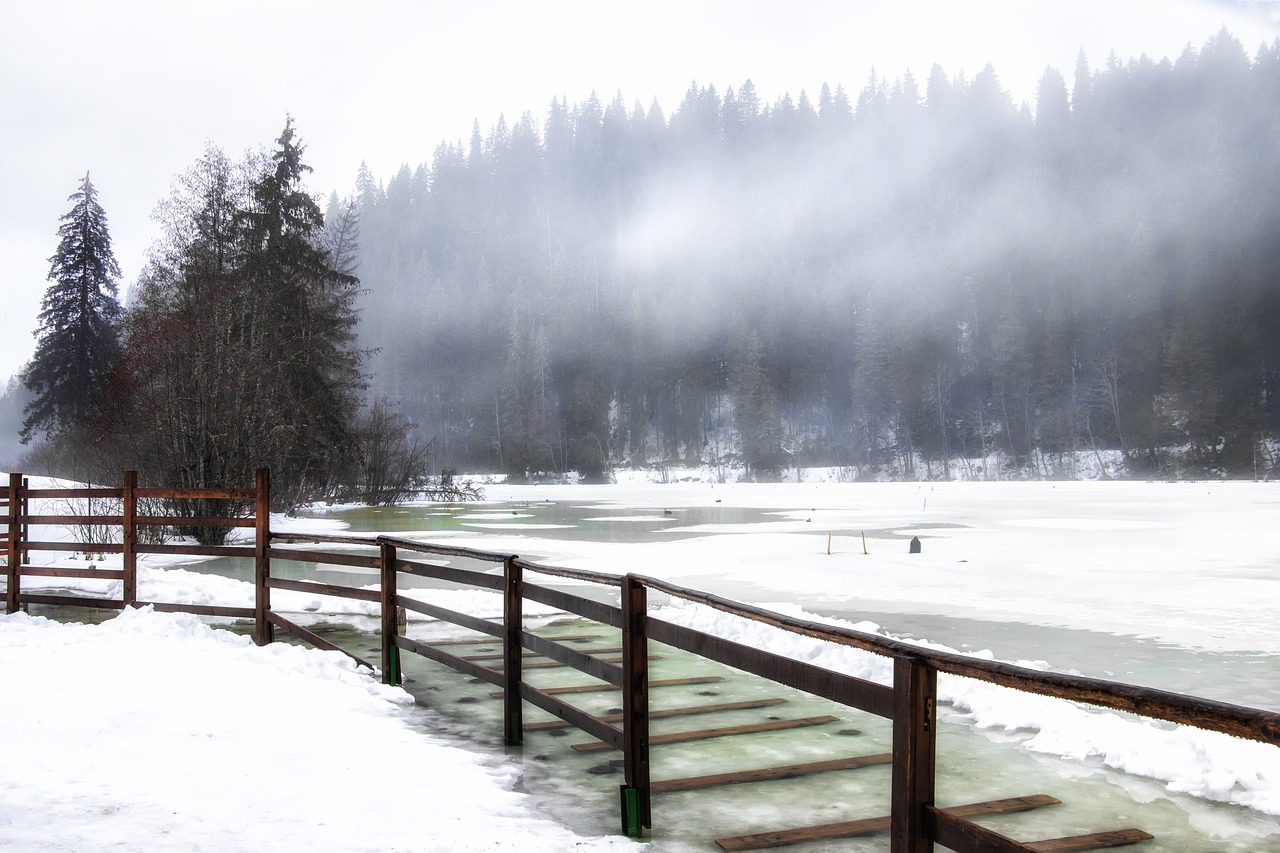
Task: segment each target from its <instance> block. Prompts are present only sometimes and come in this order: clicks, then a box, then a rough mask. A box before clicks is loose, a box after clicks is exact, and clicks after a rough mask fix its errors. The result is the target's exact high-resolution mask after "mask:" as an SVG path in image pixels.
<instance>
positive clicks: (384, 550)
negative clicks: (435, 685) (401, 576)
mask: <svg viewBox="0 0 1280 853" xmlns="http://www.w3.org/2000/svg"><path fill="white" fill-rule="evenodd" d="M380 550H381V557H382V559H381V564H382V683H383V684H399V683H400V680H401V673H400V647H399V646H397V645H396V637H397V636H398V635H399V633H400V631H399V621H400V620H399V618H398V614H397V612H396V595H397V590H396V546H395V545H392V544H391V543H390V542H382V543H380Z"/></svg>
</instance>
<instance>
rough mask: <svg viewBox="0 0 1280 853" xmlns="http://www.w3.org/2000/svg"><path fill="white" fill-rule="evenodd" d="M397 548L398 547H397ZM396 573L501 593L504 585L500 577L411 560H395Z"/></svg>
mask: <svg viewBox="0 0 1280 853" xmlns="http://www.w3.org/2000/svg"><path fill="white" fill-rule="evenodd" d="M397 547H399V546H397ZM396 571H398V572H404V573H405V574H408V575H414V576H415V577H420V578H431V579H433V580H441V581H449V582H450V583H458V584H465V585H466V586H475V587H479V588H480V589H491V590H494V591H501V590H502V589H503V586H504V584H505V581H504V580H503V579H502V576H501V575H489V574H485V573H484V572H477V571H472V570H470V569H458V568H454V567H453V566H432V565H428V564H426V563H415V562H413V561H412V560H396Z"/></svg>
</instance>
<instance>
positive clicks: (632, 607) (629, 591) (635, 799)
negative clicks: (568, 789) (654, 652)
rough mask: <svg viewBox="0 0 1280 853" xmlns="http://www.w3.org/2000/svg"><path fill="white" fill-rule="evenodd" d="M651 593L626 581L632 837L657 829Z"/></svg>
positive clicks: (625, 743) (626, 764)
mask: <svg viewBox="0 0 1280 853" xmlns="http://www.w3.org/2000/svg"><path fill="white" fill-rule="evenodd" d="M647 608H648V590H647V589H646V588H645V586H644V585H643V584H641V583H640V582H639V581H638V580H636V578H634V577H633V576H632V575H624V576H623V578H622V758H623V770H624V774H625V777H624V778H625V784H623V785H622V786H621V792H620V793H621V797H622V831H623V833H625V834H626V835H628V836H630V837H632V838H639V837H640V836H641V835H642V834H643V830H642V827H644V828H650V829H651V828H652V827H653V815H652V812H651V810H650V804H649V799H650V797H649V794H650V791H649V642H648V638H647V636H646V635H645V627H646V626H645V619H646V618H647V617H646V615H645V611H646V610H647Z"/></svg>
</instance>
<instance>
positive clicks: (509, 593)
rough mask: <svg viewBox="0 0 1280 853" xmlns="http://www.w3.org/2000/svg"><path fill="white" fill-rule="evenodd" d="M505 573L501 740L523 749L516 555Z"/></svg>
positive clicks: (505, 562)
mask: <svg viewBox="0 0 1280 853" xmlns="http://www.w3.org/2000/svg"><path fill="white" fill-rule="evenodd" d="M502 574H503V580H504V583H503V593H502V594H503V604H502V623H503V626H504V628H505V629H506V630H505V631H504V634H503V639H502V658H503V660H502V663H503V677H504V683H503V688H502V705H503V709H502V710H503V714H502V719H503V721H504V722H503V738H502V739H503V742H504V743H505V744H506V745H507V746H520V745H521V744H523V743H524V701H523V700H522V699H521V698H520V684H521V682H522V681H523V680H524V664H523V661H524V649H523V648H522V647H521V643H520V632H521V631H523V630H524V607H523V595H524V590H523V589H522V587H523V577H524V575H523V572H522V570H521V568H520V564H519V563H517V562H516V555H515V554H510V555H508V556H507V558H506V559H505V560H503V561H502Z"/></svg>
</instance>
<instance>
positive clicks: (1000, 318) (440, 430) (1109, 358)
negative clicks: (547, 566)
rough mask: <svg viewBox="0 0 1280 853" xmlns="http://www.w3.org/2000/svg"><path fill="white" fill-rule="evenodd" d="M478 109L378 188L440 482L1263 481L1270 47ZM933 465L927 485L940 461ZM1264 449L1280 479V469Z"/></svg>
mask: <svg viewBox="0 0 1280 853" xmlns="http://www.w3.org/2000/svg"><path fill="white" fill-rule="evenodd" d="M1068 74H1069V75H1070V79H1068V77H1067V75H1064V74H1063V73H1061V72H1060V71H1059V70H1057V69H1053V68H1048V69H1046V71H1045V73H1044V76H1043V78H1042V79H1041V80H1040V83H1039V87H1038V92H1037V96H1036V100H1035V104H1034V105H1028V104H1014V103H1013V102H1012V100H1011V98H1010V96H1009V94H1008V93H1007V92H1006V91H1004V90H1003V89H1002V87H1001V84H1000V82H999V78H998V74H997V71H996V70H994V69H993V68H991V67H990V66H988V67H987V68H985V69H984V70H983V71H982V72H981V73H979V74H977V75H975V76H974V77H973V78H972V79H971V80H970V79H965V78H964V77H963V76H955V77H952V76H949V75H948V74H947V72H946V71H945V70H944V69H942V68H940V67H938V66H936V65H935V66H934V67H933V69H932V71H931V72H930V73H929V75H928V77H927V78H926V79H923V80H921V79H918V78H916V77H914V76H912V75H911V74H909V73H907V74H903V75H902V76H901V77H895V78H890V77H888V76H880V75H877V74H875V73H873V74H872V75H871V77H870V79H869V80H867V81H865V83H864V84H863V85H862V86H861V87H860V88H859V89H858V90H857V91H856V92H851V91H849V90H846V89H845V88H844V87H843V86H842V85H839V84H836V83H832V84H831V85H823V87H822V89H821V92H820V93H819V94H818V95H817V97H816V99H815V98H813V97H811V96H809V95H807V94H805V93H803V92H802V93H800V94H799V95H798V96H797V97H794V98H793V97H792V96H791V95H789V94H788V95H786V96H784V97H782V98H780V99H778V100H777V101H775V102H773V103H763V102H762V101H761V99H760V97H759V96H758V95H757V93H756V90H755V87H754V86H753V84H752V82H751V81H750V80H748V81H745V82H743V83H742V84H741V85H738V86H731V87H728V88H726V89H725V90H724V92H723V93H721V92H719V91H718V90H717V89H716V88H715V87H714V86H711V85H701V84H699V83H696V82H695V83H693V84H692V85H691V86H690V87H689V90H688V92H687V93H686V95H685V96H684V98H683V100H682V101H681V102H680V103H679V104H677V105H675V106H674V108H672V109H671V110H670V113H669V114H668V113H667V112H666V109H667V108H666V107H665V106H664V105H660V104H658V103H657V102H653V103H651V104H650V105H649V106H647V107H644V106H642V105H641V104H640V103H638V102H635V103H628V102H627V101H626V100H625V99H624V97H623V95H621V94H619V95H617V96H616V97H614V98H612V99H611V100H607V101H605V100H602V99H601V98H600V97H598V96H597V95H596V94H594V93H593V94H591V95H590V97H588V98H587V99H586V100H585V101H582V102H579V103H573V104H570V103H569V102H568V101H567V100H566V99H564V98H556V99H552V101H551V103H550V107H549V109H548V110H547V113H546V115H545V116H543V117H541V118H539V117H537V116H535V115H533V114H531V113H525V114H524V115H523V116H521V117H520V118H519V119H518V120H516V121H514V122H508V121H507V120H506V119H505V118H499V119H498V120H497V121H496V122H495V123H494V124H493V125H492V126H490V127H489V128H488V129H487V130H485V129H483V128H482V127H481V126H480V124H479V123H478V122H477V124H476V126H475V129H474V130H473V132H472V135H471V138H470V140H468V141H466V142H461V141H460V142H458V143H448V142H446V143H442V144H440V145H439V147H437V148H436V150H435V152H434V153H433V155H432V157H431V160H430V161H429V162H423V163H421V164H420V165H417V166H416V167H410V166H408V165H406V166H404V167H403V168H402V169H401V170H400V171H399V172H398V173H397V174H395V175H393V176H391V177H390V178H389V179H388V180H386V181H385V183H384V182H383V181H382V180H379V179H378V178H377V177H376V176H374V175H372V174H370V173H369V172H368V171H367V170H363V169H362V171H361V174H360V176H359V179H358V182H357V187H356V191H355V194H354V196H353V197H352V198H351V199H350V200H348V201H346V202H345V203H340V202H338V200H337V199H336V198H335V199H332V200H331V202H330V205H331V210H330V216H331V217H332V216H333V215H334V214H335V213H336V212H338V211H337V210H336V208H341V207H343V206H344V205H345V206H347V207H350V206H352V205H354V206H355V208H356V209H357V211H358V214H359V227H360V237H359V244H360V249H359V254H358V263H359V275H360V278H361V282H362V286H363V288H364V293H363V295H362V297H361V301H360V307H361V309H362V314H361V321H360V340H361V343H362V345H364V346H367V347H370V348H376V350H377V352H376V353H375V354H374V355H373V357H372V359H371V361H370V368H371V375H372V387H371V389H370V393H371V394H372V395H373V396H375V397H378V398H385V399H387V400H388V401H391V402H392V403H394V404H398V405H399V406H400V407H401V408H402V410H403V412H404V413H405V414H406V416H407V417H408V418H409V419H410V420H412V421H413V422H415V423H416V424H418V428H419V430H420V433H421V435H422V436H423V437H424V438H425V439H430V440H433V441H434V449H435V452H436V454H437V457H438V459H439V460H440V462H441V464H447V465H452V466H457V467H460V468H464V469H467V470H480V469H501V470H505V471H506V472H508V473H510V474H512V475H514V476H517V477H522V476H535V475H537V474H539V473H556V472H565V471H577V472H580V473H581V474H582V475H584V476H587V477H599V476H604V475H605V474H606V473H607V471H608V470H609V469H610V468H611V467H612V466H618V465H651V464H680V463H701V464H708V463H710V464H724V463H725V462H727V461H732V462H735V463H736V464H738V465H742V466H745V467H746V468H747V469H748V471H749V472H750V473H752V474H754V475H756V476H761V477H765V476H773V475H776V474H777V473H778V472H779V471H781V470H784V469H787V468H789V467H794V466H800V465H835V466H856V467H858V468H863V467H864V466H872V467H874V466H882V470H888V471H892V472H895V473H897V474H899V475H902V476H922V475H926V474H927V475H930V476H942V475H946V474H954V473H957V472H953V471H952V470H951V469H952V468H953V467H955V466H957V465H959V464H964V463H961V462H958V461H957V460H959V459H960V458H961V457H969V458H978V457H986V458H987V459H988V460H991V459H993V458H995V457H996V456H997V455H998V456H999V458H1000V459H1001V462H1000V466H999V467H1000V468H1001V469H1002V470H999V471H997V470H995V469H994V467H993V468H992V469H991V470H987V471H984V472H974V471H969V473H970V474H975V473H977V474H980V475H986V476H1001V475H1003V476H1016V475H1018V472H1022V473H1023V474H1032V475H1034V474H1037V473H1040V472H1041V471H1044V470H1048V466H1049V464H1050V462H1051V461H1052V460H1053V459H1054V458H1055V457H1065V456H1066V455H1068V454H1075V455H1076V456H1077V457H1078V455H1079V454H1080V452H1082V451H1083V452H1085V453H1090V452H1092V451H1102V450H1122V451H1124V453H1125V455H1126V457H1127V460H1128V465H1129V466H1130V469H1131V471H1132V472H1136V473H1142V474H1158V473H1163V474H1177V473H1185V472H1188V471H1190V472H1205V473H1214V472H1217V473H1224V472H1226V473H1251V472H1256V471H1257V470H1258V465H1259V454H1260V453H1261V454H1263V455H1264V456H1265V455H1266V454H1267V453H1268V448H1269V447H1271V446H1272V445H1270V444H1269V443H1268V441H1267V440H1268V439H1271V438H1274V437H1276V435H1277V428H1278V427H1280V407H1278V406H1277V399H1278V398H1277V391H1278V390H1280V389H1278V388H1277V381H1278V379H1280V375H1278V373H1277V370H1278V368H1280V334H1277V330H1278V329H1280V240H1277V236H1280V174H1278V171H1277V164H1278V161H1280V44H1273V45H1270V46H1264V47H1263V48H1262V49H1260V50H1259V51H1258V52H1257V54H1256V56H1255V57H1252V58H1251V57H1250V55H1249V54H1248V52H1247V51H1246V49H1245V48H1244V47H1243V45H1242V44H1241V43H1240V42H1239V41H1237V40H1236V39H1235V38H1234V37H1233V36H1232V35H1231V34H1230V33H1228V32H1226V31H1225V30H1224V31H1222V32H1221V33H1219V34H1218V35H1217V36H1215V37H1213V38H1212V39H1210V40H1209V41H1208V42H1207V43H1206V44H1204V45H1203V46H1202V47H1200V48H1199V49H1193V48H1192V47H1190V46H1189V47H1188V49H1187V50H1186V51H1185V52H1184V53H1183V54H1182V55H1181V56H1179V57H1176V58H1174V59H1158V60H1157V59H1152V58H1149V57H1146V56H1143V57H1139V58H1134V59H1129V60H1127V61H1123V62H1122V61H1120V60H1119V59H1117V58H1116V57H1114V56H1113V57H1111V58H1110V59H1108V60H1107V61H1106V62H1105V64H1104V65H1102V66H1101V67H1097V68H1095V67H1092V66H1091V65H1090V64H1089V62H1088V60H1087V58H1086V57H1085V56H1084V55H1083V54H1082V55H1081V56H1080V59H1079V61H1078V64H1077V66H1076V67H1075V68H1074V69H1069V70H1068ZM922 462H923V463H924V464H925V465H926V466H927V468H928V471H927V472H926V471H923V470H917V469H919V468H920V467H921V464H922ZM1263 462H1264V463H1267V464H1273V462H1274V460H1266V459H1264V460H1263Z"/></svg>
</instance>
